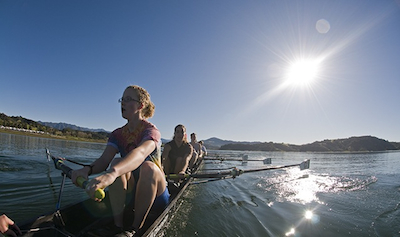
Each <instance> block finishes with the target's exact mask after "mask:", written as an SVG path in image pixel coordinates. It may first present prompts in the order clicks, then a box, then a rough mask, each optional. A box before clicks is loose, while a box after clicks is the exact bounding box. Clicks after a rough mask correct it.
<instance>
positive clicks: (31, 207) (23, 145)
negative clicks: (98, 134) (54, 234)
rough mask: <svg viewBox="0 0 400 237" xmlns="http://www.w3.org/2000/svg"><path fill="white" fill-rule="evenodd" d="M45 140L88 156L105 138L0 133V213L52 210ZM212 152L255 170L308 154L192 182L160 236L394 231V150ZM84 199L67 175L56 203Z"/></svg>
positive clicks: (398, 195) (397, 160)
mask: <svg viewBox="0 0 400 237" xmlns="http://www.w3.org/2000/svg"><path fill="white" fill-rule="evenodd" d="M46 147H47V148H49V149H50V151H51V152H52V153H53V154H54V155H56V156H62V157H66V158H70V159H74V160H76V161H78V162H82V163H91V162H92V161H93V160H94V159H95V158H96V157H98V156H99V155H100V154H101V153H102V150H103V149H104V144H94V143H83V142H72V141H63V140H54V139H44V138H37V137H28V136H20V135H11V134H5V133H0V213H6V214H7V215H8V216H9V217H11V218H12V219H14V220H15V221H17V222H20V221H23V220H27V219H31V218H33V217H35V216H37V215H38V214H41V213H47V212H52V211H53V210H54V209H55V205H56V202H57V199H58V194H59V187H60V183H61V175H60V171H58V170H55V169H54V166H53V164H52V163H51V162H47V160H46V156H45V148H46ZM211 153H212V154H213V155H219V156H226V157H230V158H239V157H240V156H241V155H242V154H247V155H248V156H249V159H257V160H260V161H259V162H258V161H251V162H248V163H247V164H242V163H241V162H236V161H224V162H222V163H221V162H212V161H207V162H206V164H205V166H204V167H203V168H204V169H211V168H221V169H223V168H226V167H233V166H236V167H237V168H240V169H243V170H246V169H254V168H259V167H263V166H264V165H263V164H262V161H261V160H263V159H265V158H267V157H269V158H272V162H273V165H287V164H297V163H300V162H302V161H303V160H304V159H310V160H311V167H310V169H309V170H303V171H300V170H299V169H298V168H289V169H284V170H283V169H281V170H272V171H262V172H256V173H248V174H246V173H245V174H243V175H241V176H239V177H237V178H236V179H227V180H220V181H215V182H208V183H202V184H194V185H191V186H190V189H189V192H188V193H187V194H186V195H185V197H184V202H183V204H182V206H181V208H180V210H179V212H178V213H177V214H176V217H175V218H174V220H173V221H172V223H171V224H170V226H169V228H168V229H167V230H166V233H165V235H166V236H324V237H327V236H400V171H399V167H400V153H399V152H382V153H335V154H333V153H329V154H327V153H292V152H286V153H280V152H247V151H241V152H236V151H211ZM71 166H72V167H77V166H74V165H71ZM84 198H86V194H85V193H84V192H83V191H82V190H81V189H78V188H76V187H75V186H74V185H72V184H71V181H69V180H68V181H67V182H66V187H65V189H64V192H63V195H62V202H61V204H62V206H65V205H67V204H71V203H75V202H77V201H79V200H82V199H84Z"/></svg>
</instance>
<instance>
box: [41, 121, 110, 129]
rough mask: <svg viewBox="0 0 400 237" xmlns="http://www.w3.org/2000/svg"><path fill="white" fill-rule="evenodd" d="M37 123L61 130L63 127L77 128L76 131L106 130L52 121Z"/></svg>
mask: <svg viewBox="0 0 400 237" xmlns="http://www.w3.org/2000/svg"><path fill="white" fill-rule="evenodd" d="M38 123H40V124H43V125H45V126H48V127H52V128H55V129H58V130H63V129H65V128H70V129H72V130H77V131H87V132H108V131H106V130H104V129H100V128H99V129H92V128H84V127H79V126H76V125H73V124H68V123H52V122H42V121H38Z"/></svg>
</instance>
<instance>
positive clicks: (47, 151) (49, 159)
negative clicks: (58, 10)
mask: <svg viewBox="0 0 400 237" xmlns="http://www.w3.org/2000/svg"><path fill="white" fill-rule="evenodd" d="M46 157H47V161H51V156H50V151H49V149H47V148H46Z"/></svg>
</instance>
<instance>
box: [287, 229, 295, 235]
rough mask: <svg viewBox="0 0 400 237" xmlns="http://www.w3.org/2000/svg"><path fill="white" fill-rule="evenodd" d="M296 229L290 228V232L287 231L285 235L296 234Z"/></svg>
mask: <svg viewBox="0 0 400 237" xmlns="http://www.w3.org/2000/svg"><path fill="white" fill-rule="evenodd" d="M295 232H296V231H295V229H294V228H292V229H290V231H289V232H286V234H285V236H291V235H294V234H295Z"/></svg>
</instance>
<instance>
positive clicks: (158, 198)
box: [72, 86, 170, 236]
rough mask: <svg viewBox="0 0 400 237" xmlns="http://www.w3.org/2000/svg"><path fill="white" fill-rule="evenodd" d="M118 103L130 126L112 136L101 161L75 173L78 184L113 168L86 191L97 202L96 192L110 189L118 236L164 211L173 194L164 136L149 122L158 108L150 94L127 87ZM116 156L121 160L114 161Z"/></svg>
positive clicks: (135, 228) (129, 231)
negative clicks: (128, 219) (130, 207)
mask: <svg viewBox="0 0 400 237" xmlns="http://www.w3.org/2000/svg"><path fill="white" fill-rule="evenodd" d="M119 102H120V103H121V112H122V117H123V118H125V119H126V120H128V122H127V124H126V125H124V126H123V127H121V128H118V129H116V130H114V131H113V132H112V133H111V135H110V137H109V139H108V143H107V146H106V148H105V150H104V152H103V154H102V155H101V156H100V158H98V159H97V160H96V161H94V162H93V163H92V164H91V165H90V166H86V167H83V168H82V169H79V170H75V171H74V172H73V173H72V181H73V182H74V183H75V184H76V179H77V177H79V176H82V177H84V178H87V177H88V176H89V175H91V174H96V173H100V172H102V171H105V170H106V169H107V167H108V166H110V168H109V169H108V170H107V171H106V173H105V174H102V175H100V176H98V177H96V178H94V179H92V180H91V181H90V182H89V184H88V186H87V192H88V194H89V196H90V197H91V198H92V199H95V200H96V198H95V196H94V193H95V190H97V189H99V188H101V189H104V188H106V187H108V186H109V196H110V202H111V208H112V212H113V215H114V223H115V228H113V230H112V231H111V232H114V231H115V233H120V234H121V235H116V236H124V235H123V234H127V236H132V235H133V234H134V233H135V232H137V231H138V230H139V229H140V228H141V227H142V226H143V224H144V221H145V220H146V217H147V215H148V213H149V211H150V209H159V210H163V209H164V208H165V207H166V206H167V205H168V203H169V196H170V195H169V192H168V188H167V187H166V181H165V174H164V172H163V170H162V166H161V160H160V144H161V142H160V141H161V135H160V132H159V130H158V129H157V128H156V127H155V126H154V125H153V124H152V123H150V122H148V121H147V120H146V119H147V118H150V117H152V116H153V114H154V109H155V106H154V104H153V103H152V102H151V100H150V95H149V93H148V92H147V91H146V90H145V89H143V88H141V87H139V86H128V87H127V88H126V89H125V91H124V93H123V97H122V98H121V99H120V100H119ZM117 153H120V155H121V158H114V156H115V155H116V154H117ZM132 192H133V193H135V194H134V195H135V204H134V205H135V214H134V220H133V223H132V225H131V226H128V227H127V228H124V225H123V224H124V219H123V218H124V216H123V213H124V208H125V204H126V202H127V201H129V200H127V194H130V193H132ZM123 228H124V229H123ZM124 231H125V232H124ZM121 232H122V233H121Z"/></svg>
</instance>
